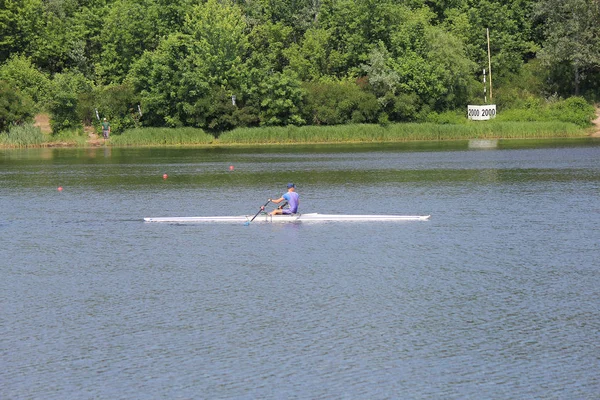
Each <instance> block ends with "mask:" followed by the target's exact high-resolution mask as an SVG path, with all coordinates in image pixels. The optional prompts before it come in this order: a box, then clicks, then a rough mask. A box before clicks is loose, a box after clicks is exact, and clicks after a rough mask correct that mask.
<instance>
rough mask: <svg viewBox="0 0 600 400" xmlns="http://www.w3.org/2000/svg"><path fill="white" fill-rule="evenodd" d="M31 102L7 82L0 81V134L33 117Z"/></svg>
mask: <svg viewBox="0 0 600 400" xmlns="http://www.w3.org/2000/svg"><path fill="white" fill-rule="evenodd" d="M34 110H35V107H34V104H33V100H32V99H31V98H30V97H29V96H28V95H27V94H26V93H23V92H21V91H20V90H19V89H18V88H17V87H15V86H13V85H11V84H10V83H9V82H6V81H3V80H1V79H0V132H5V131H7V130H8V128H9V127H10V126H11V125H14V124H21V123H24V122H28V121H30V120H31V119H32V117H33V115H34Z"/></svg>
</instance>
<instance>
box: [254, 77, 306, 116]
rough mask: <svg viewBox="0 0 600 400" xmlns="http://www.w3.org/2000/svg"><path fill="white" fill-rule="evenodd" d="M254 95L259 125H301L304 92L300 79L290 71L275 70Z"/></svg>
mask: <svg viewBox="0 0 600 400" xmlns="http://www.w3.org/2000/svg"><path fill="white" fill-rule="evenodd" d="M256 94H257V95H258V96H255V97H254V101H255V102H259V106H258V107H257V108H258V109H259V110H260V111H259V118H260V124H261V125H266V126H270V125H303V124H305V123H306V121H305V120H304V118H302V115H301V109H302V108H303V103H304V97H305V92H304V90H303V89H302V86H301V82H300V80H299V79H298V78H297V77H296V75H295V74H294V73H292V72H291V71H286V72H284V73H279V72H275V73H273V74H271V75H270V76H268V77H266V78H265V79H264V80H263V81H262V82H261V84H260V85H259V86H258V91H257V93H256Z"/></svg>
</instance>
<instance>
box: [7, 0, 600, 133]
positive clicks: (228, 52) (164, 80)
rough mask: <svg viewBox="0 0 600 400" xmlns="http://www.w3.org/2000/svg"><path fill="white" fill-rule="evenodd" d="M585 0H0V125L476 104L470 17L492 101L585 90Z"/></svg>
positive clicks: (477, 63)
mask: <svg viewBox="0 0 600 400" xmlns="http://www.w3.org/2000/svg"><path fill="white" fill-rule="evenodd" d="M599 4H600V3H598V2H597V1H591V0H477V1H475V0H291V1H290V0H245V1H239V0H85V1H83V0H52V1H43V0H0V92H1V98H0V130H6V129H8V127H9V126H10V125H11V124H15V123H20V122H26V121H28V120H30V119H31V117H32V115H34V114H35V113H36V112H38V111H40V110H46V111H49V112H50V114H51V115H52V127H53V129H54V131H55V132H56V131H61V130H69V129H77V128H79V127H81V125H83V124H96V125H98V124H99V118H102V117H108V118H109V119H110V120H111V124H112V128H113V132H114V133H119V132H122V131H124V130H126V129H130V128H138V127H142V126H148V127H194V128H202V129H204V130H207V131H209V132H213V133H215V134H219V133H220V132H223V131H228V130H232V129H235V128H243V127H252V126H286V125H297V126H301V125H339V124H350V123H377V124H380V125H382V126H385V125H386V124H387V123H389V122H410V121H428V120H429V121H430V120H432V119H435V118H436V116H438V115H444V113H446V112H448V111H452V110H460V111H461V112H462V111H464V109H465V107H466V105H467V104H468V103H474V104H483V102H484V91H483V83H482V78H483V76H482V72H483V69H484V68H485V69H488V45H487V38H486V28H489V34H490V52H491V65H492V73H493V85H494V86H493V95H494V98H493V99H492V100H493V102H494V103H496V104H498V107H499V108H500V109H501V110H502V109H504V110H506V109H510V108H515V107H523V105H524V104H526V105H529V106H530V105H531V104H538V105H540V107H542V108H543V109H544V110H546V111H547V110H549V109H550V108H551V107H550V108H548V107H546V106H545V105H543V104H542V103H544V102H546V101H547V100H546V99H556V98H569V97H571V96H573V95H576V96H582V97H583V98H585V99H586V100H587V101H596V100H598V96H599V92H598V89H599V88H598V82H600V79H599V78H600V6H599ZM488 83H489V76H488ZM487 90H488V92H487V96H488V98H487V100H488V101H489V100H490V99H489V95H490V94H491V93H490V90H489V88H488V89H487ZM567 107H569V106H567ZM525 108H529V109H531V107H525ZM553 112H554V111H553ZM548 113H550V114H551V112H550V111H547V114H544V115H550V114H548ZM515 115H516V114H515ZM538 117H539V116H538ZM574 118H576V117H574ZM576 119H577V118H576ZM578 121H579V119H578ZM577 123H579V122H577Z"/></svg>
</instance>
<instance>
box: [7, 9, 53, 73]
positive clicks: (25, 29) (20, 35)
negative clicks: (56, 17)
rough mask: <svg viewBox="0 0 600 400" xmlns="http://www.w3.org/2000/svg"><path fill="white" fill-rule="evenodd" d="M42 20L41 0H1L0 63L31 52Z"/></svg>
mask: <svg viewBox="0 0 600 400" xmlns="http://www.w3.org/2000/svg"><path fill="white" fill-rule="evenodd" d="M42 21H43V19H42V1H41V0H0V63H2V62H4V61H5V60H7V59H8V58H9V57H10V56H11V55H14V54H26V55H29V54H31V52H32V50H33V48H32V47H33V46H32V44H33V43H34V42H35V40H36V39H35V38H36V37H38V35H39V27H40V25H41V24H42Z"/></svg>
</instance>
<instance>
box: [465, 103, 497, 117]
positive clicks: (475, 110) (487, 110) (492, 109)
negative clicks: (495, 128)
mask: <svg viewBox="0 0 600 400" xmlns="http://www.w3.org/2000/svg"><path fill="white" fill-rule="evenodd" d="M467 117H469V119H472V120H474V121H483V120H487V119H492V118H495V117H496V105H495V104H488V105H487V106H472V105H468V106H467Z"/></svg>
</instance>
